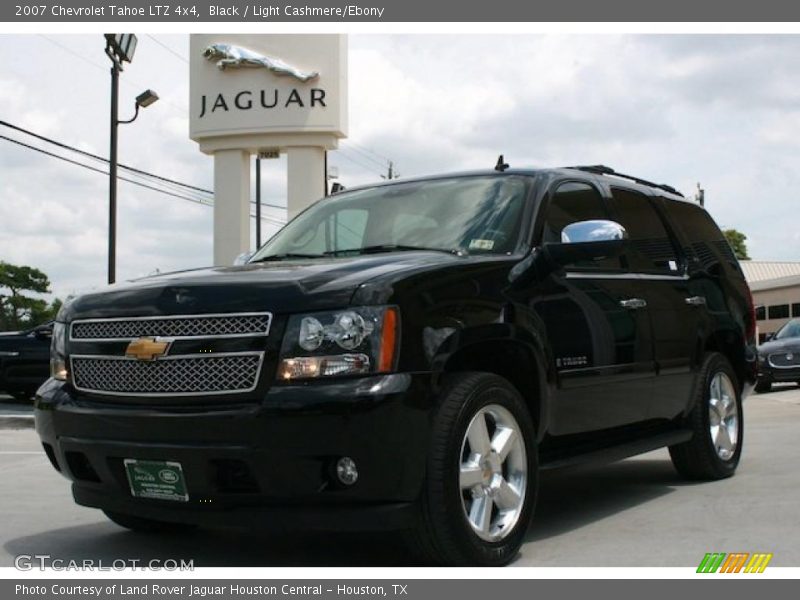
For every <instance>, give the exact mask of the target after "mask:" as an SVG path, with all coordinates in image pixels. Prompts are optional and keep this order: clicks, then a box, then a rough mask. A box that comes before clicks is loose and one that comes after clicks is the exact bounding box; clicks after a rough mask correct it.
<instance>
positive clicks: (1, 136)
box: [0, 135, 213, 206]
mask: <svg viewBox="0 0 800 600" xmlns="http://www.w3.org/2000/svg"><path fill="white" fill-rule="evenodd" d="M0 140H5V141H7V142H11V143H12V144H16V145H18V146H22V147H23V148H27V149H28V150H33V151H34V152H39V153H40V154H44V155H46V156H49V157H51V158H56V159H58V160H63V161H64V162H67V163H70V164H72V165H75V166H78V167H83V168H84V169H88V170H90V171H94V172H95V173H100V174H102V175H108V171H104V170H103V169H98V168H97V167H93V166H91V165H87V164H85V163H82V162H79V161H77V160H72V159H71V158H67V157H66V156H61V155H59V154H55V153H54V152H48V151H47V150H44V149H42V148H37V147H36V146H31V145H30V144H26V143H25V142H20V141H19V140H15V139H12V138H10V137H6V136H4V135H0ZM119 179H120V180H122V181H126V182H128V183H132V184H133V185H138V186H140V187H143V188H147V189H150V190H153V191H155V192H159V193H162V194H166V195H168V196H173V197H175V198H180V199H182V200H188V201H190V202H194V203H195V204H203V205H205V206H213V204H209V203H207V202H204V201H203V200H201V199H198V198H190V197H189V196H183V195H180V194H175V193H173V192H170V191H168V190H165V189H163V188H157V187H155V186H152V185H148V184H146V183H142V182H141V181H136V180H134V179H128V178H127V177H119Z"/></svg>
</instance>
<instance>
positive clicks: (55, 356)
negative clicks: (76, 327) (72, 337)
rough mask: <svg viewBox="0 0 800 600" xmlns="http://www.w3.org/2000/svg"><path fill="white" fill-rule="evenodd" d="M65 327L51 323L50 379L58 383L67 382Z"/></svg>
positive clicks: (57, 323)
mask: <svg viewBox="0 0 800 600" xmlns="http://www.w3.org/2000/svg"><path fill="white" fill-rule="evenodd" d="M66 337H67V326H66V325H65V324H64V323H59V322H56V323H53V337H52V339H51V340H50V377H52V378H53V379H58V380H59V381H66V380H67V350H66Z"/></svg>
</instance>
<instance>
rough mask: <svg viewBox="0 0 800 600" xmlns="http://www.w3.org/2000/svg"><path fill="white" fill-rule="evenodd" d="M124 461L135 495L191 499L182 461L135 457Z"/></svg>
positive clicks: (179, 499)
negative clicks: (187, 489)
mask: <svg viewBox="0 0 800 600" xmlns="http://www.w3.org/2000/svg"><path fill="white" fill-rule="evenodd" d="M123 462H124V464H125V472H126V473H127V475H128V484H129V485H130V487H131V494H132V495H133V496H135V497H137V498H155V499H158V500H176V501H178V502H186V501H188V500H189V494H188V493H187V492H186V480H185V479H184V478H183V468H182V467H181V464H180V463H177V462H170V461H163V460H138V459H135V458H126V459H125V460H124V461H123Z"/></svg>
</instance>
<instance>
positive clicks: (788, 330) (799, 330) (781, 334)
mask: <svg viewBox="0 0 800 600" xmlns="http://www.w3.org/2000/svg"><path fill="white" fill-rule="evenodd" d="M797 337H800V321H799V320H794V321H789V322H788V323H787V324H786V325H784V326H783V327H781V328H780V329H779V330H778V333H776V334H775V339H776V340H785V339H788V338H797Z"/></svg>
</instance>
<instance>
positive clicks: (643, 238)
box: [611, 188, 678, 273]
mask: <svg viewBox="0 0 800 600" xmlns="http://www.w3.org/2000/svg"><path fill="white" fill-rule="evenodd" d="M611 194H612V196H613V197H614V206H615V208H616V211H617V220H618V221H619V222H620V224H621V225H622V226H623V227H624V228H625V230H626V231H627V232H628V239H629V244H628V252H627V257H628V267H629V269H630V270H631V271H636V272H639V271H658V272H667V273H677V271H678V256H677V253H676V252H675V247H674V246H673V244H672V241H671V240H670V238H669V234H668V233H667V229H666V227H664V222H663V221H662V220H661V217H659V216H658V213H657V212H656V209H655V207H654V206H653V204H652V202H651V201H650V199H649V198H648V197H647V196H645V195H644V194H640V193H639V192H634V191H631V190H626V189H622V188H611Z"/></svg>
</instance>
